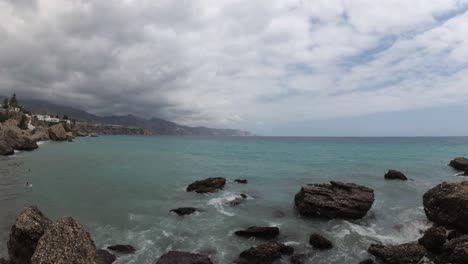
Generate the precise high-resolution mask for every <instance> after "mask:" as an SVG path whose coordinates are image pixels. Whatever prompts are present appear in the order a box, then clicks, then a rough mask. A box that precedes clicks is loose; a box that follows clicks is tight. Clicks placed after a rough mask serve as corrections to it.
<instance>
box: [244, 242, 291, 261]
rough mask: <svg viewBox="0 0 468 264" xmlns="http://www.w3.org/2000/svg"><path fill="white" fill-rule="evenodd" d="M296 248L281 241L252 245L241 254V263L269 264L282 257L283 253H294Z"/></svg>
mask: <svg viewBox="0 0 468 264" xmlns="http://www.w3.org/2000/svg"><path fill="white" fill-rule="evenodd" d="M293 253H294V248H292V247H290V246H286V245H284V244H282V243H279V242H270V243H266V244H261V245H258V246H255V247H251V248H249V249H247V250H245V251H243V252H242V253H240V255H239V259H238V260H237V261H236V263H239V264H247V263H248V264H269V263H273V262H274V261H275V260H277V259H279V258H281V256H282V255H292V254H293Z"/></svg>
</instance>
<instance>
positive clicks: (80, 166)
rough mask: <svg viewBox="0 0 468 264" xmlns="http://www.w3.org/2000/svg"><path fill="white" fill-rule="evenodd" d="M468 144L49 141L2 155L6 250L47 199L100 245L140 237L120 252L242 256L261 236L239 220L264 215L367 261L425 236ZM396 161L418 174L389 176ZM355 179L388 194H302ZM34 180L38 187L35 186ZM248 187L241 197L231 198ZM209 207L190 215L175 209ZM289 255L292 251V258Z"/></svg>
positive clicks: (131, 258)
mask: <svg viewBox="0 0 468 264" xmlns="http://www.w3.org/2000/svg"><path fill="white" fill-rule="evenodd" d="M463 155H465V156H466V155H468V138H200V137H136V136H105V137H99V138H79V139H76V140H75V142H73V143H55V142H50V143H46V144H43V145H42V146H41V147H40V149H39V150H37V151H34V152H21V153H17V154H16V155H14V156H12V157H4V158H0V208H1V210H0V235H1V236H0V237H1V241H0V246H1V248H0V254H1V255H6V241H7V237H8V231H9V229H10V226H11V225H12V223H13V222H14V219H15V217H16V215H17V213H18V212H19V210H20V209H21V208H22V207H23V206H26V205H38V206H39V208H40V209H41V210H42V211H43V212H44V213H45V214H46V215H47V216H49V217H50V218H52V219H57V218H59V217H61V216H65V215H71V216H74V217H76V218H77V219H79V221H80V222H81V223H83V224H84V225H85V226H86V227H87V229H88V230H89V231H90V233H91V236H92V237H93V239H94V240H95V242H96V245H97V246H98V247H105V246H107V245H110V244H115V243H128V244H132V245H134V246H135V247H136V248H137V249H138V251H137V253H136V254H133V255H128V256H120V257H119V259H118V261H117V262H116V263H118V264H123V263H155V260H156V259H157V258H158V256H160V255H161V254H163V253H165V252H166V251H168V250H186V251H196V252H204V253H208V254H210V255H211V256H212V259H213V260H215V261H216V262H217V263H232V261H233V260H234V259H235V258H236V257H237V256H238V254H239V253H240V252H241V251H242V250H244V249H246V248H249V247H251V246H253V245H255V244H258V243H261V242H262V241H261V240H255V239H244V238H240V237H236V236H234V235H233V231H235V230H237V229H239V228H244V227H248V226H252V225H257V226H279V227H280V230H281V235H280V236H279V238H278V240H280V241H282V242H287V243H289V244H290V245H292V246H294V247H295V249H296V252H298V253H309V254H310V255H311V259H310V263H323V264H325V263H357V262H358V261H359V260H362V259H364V258H366V257H367V256H368V255H367V253H366V249H367V247H368V246H369V244H370V243H375V242H382V243H401V242H408V241H414V240H415V239H417V238H418V237H419V236H420V231H421V230H423V229H425V228H427V225H428V224H427V223H426V222H425V216H424V212H423V209H422V198H421V197H422V194H423V193H424V192H425V191H426V190H428V189H429V188H431V187H433V186H435V185H436V184H438V183H440V182H442V181H459V180H462V177H459V176H455V174H456V173H457V172H456V171H454V170H453V169H451V168H450V167H448V166H447V163H448V161H449V160H450V159H451V158H453V157H456V156H463ZM388 169H398V170H401V171H403V172H404V173H405V174H406V175H407V176H408V177H409V178H410V180H409V181H407V182H402V181H385V180H384V179H383V175H384V174H385V172H386V171H387V170H388ZM216 176H223V177H226V178H227V179H228V180H229V181H232V180H234V179H236V178H245V179H248V181H249V183H248V184H247V185H241V184H236V183H233V182H228V183H227V185H226V187H225V189H224V190H223V191H220V192H217V193H214V194H208V195H202V194H196V193H187V192H185V187H186V186H187V185H188V184H189V183H191V182H193V181H195V180H198V179H203V178H207V177H216ZM330 180H339V181H344V182H354V183H357V184H362V185H365V186H368V187H371V188H373V189H374V190H375V195H376V201H375V203H374V205H373V207H372V209H371V211H370V212H369V213H368V215H367V216H366V217H365V218H364V219H362V220H359V221H351V222H349V221H343V220H328V221H327V220H316V219H307V218H303V217H301V216H299V215H298V214H297V212H296V211H295V210H294V195H295V194H296V193H297V192H298V191H299V189H300V186H301V185H302V184H305V183H323V182H328V181H330ZM26 182H29V183H30V184H32V186H26ZM239 193H247V194H248V195H249V196H250V197H251V199H248V200H246V201H245V202H244V203H243V204H241V205H239V206H237V207H232V208H231V207H227V206H224V205H223V203H222V201H223V199H229V198H230V197H232V196H234V195H236V194H239ZM182 206H193V207H198V208H202V209H205V210H206V212H205V213H199V214H196V215H192V216H187V217H179V216H176V215H173V214H171V213H169V210H170V209H173V208H177V207H182ZM278 211H282V212H283V213H284V215H285V216H284V217H278V213H277V212H278ZM313 232H320V233H322V234H324V235H325V236H327V237H329V238H330V239H331V240H332V241H333V243H334V244H335V247H334V248H333V249H332V250H330V251H323V252H322V251H315V250H314V249H312V248H311V247H310V246H308V243H307V242H308V236H309V235H310V234H311V233H313ZM283 262H284V263H287V262H286V260H283Z"/></svg>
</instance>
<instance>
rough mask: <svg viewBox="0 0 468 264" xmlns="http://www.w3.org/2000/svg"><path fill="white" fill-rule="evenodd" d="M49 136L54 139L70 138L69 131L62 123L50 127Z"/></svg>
mask: <svg viewBox="0 0 468 264" xmlns="http://www.w3.org/2000/svg"><path fill="white" fill-rule="evenodd" d="M49 137H50V139H51V140H54V141H65V140H67V139H68V135H67V132H66V131H65V128H64V127H63V125H62V124H57V125H53V126H51V127H49Z"/></svg>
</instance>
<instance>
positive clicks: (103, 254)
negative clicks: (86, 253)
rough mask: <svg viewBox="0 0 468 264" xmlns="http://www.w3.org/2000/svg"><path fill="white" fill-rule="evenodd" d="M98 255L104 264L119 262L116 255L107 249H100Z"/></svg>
mask: <svg viewBox="0 0 468 264" xmlns="http://www.w3.org/2000/svg"><path fill="white" fill-rule="evenodd" d="M97 254H98V256H99V258H101V260H102V263H103V264H112V263H114V261H116V260H117V258H116V257H115V255H114V254H112V253H110V252H109V251H107V250H105V249H98V251H97Z"/></svg>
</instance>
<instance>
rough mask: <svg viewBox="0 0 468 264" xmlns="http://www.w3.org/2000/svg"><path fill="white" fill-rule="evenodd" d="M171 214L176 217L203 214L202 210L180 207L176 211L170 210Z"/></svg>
mask: <svg viewBox="0 0 468 264" xmlns="http://www.w3.org/2000/svg"><path fill="white" fill-rule="evenodd" d="M171 212H173V213H176V214H178V215H189V214H193V213H195V212H203V210H202V209H198V208H194V207H180V208H177V209H172V210H171Z"/></svg>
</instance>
